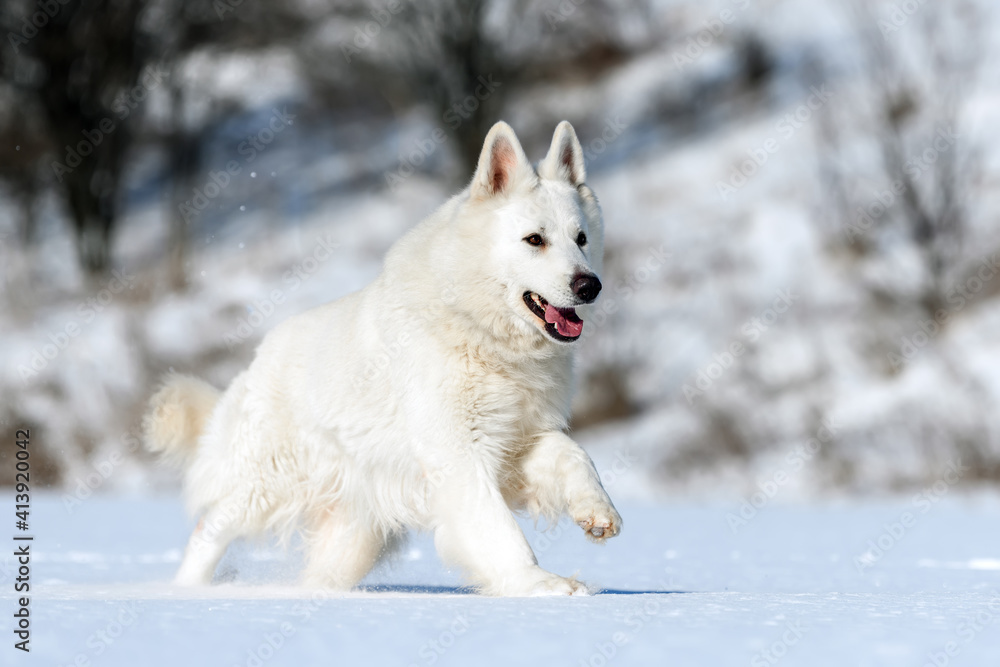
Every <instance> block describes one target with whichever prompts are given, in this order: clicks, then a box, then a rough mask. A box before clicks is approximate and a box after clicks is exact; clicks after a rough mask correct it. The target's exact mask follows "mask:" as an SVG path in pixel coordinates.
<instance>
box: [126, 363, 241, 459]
mask: <svg viewBox="0 0 1000 667" xmlns="http://www.w3.org/2000/svg"><path fill="white" fill-rule="evenodd" d="M220 395H221V392H220V391H219V390H218V389H216V388H215V387H213V386H212V385H210V384H208V383H207V382H204V381H202V380H199V379H198V378H195V377H191V376H190V375H179V374H177V373H171V374H170V375H168V376H167V377H166V378H164V381H163V386H162V387H160V390H159V391H158V392H156V393H155V394H154V395H153V397H152V398H151V399H149V410H148V412H146V415H145V416H144V417H143V419H142V430H143V436H144V438H145V441H146V448H147V449H149V451H151V452H157V453H159V454H160V455H161V456H162V457H163V458H164V459H165V460H166V461H167V462H169V463H172V464H174V465H177V466H179V467H183V468H186V467H187V466H188V464H189V463H190V462H191V461H192V459H194V455H195V453H196V452H197V450H198V438H199V437H200V436H201V433H202V431H204V429H205V423H206V422H207V421H208V418H209V416H210V415H211V414H212V410H213V409H215V404H216V403H218V401H219V396H220Z"/></svg>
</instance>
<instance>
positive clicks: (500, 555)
mask: <svg viewBox="0 0 1000 667" xmlns="http://www.w3.org/2000/svg"><path fill="white" fill-rule="evenodd" d="M463 459H464V460H462V461H459V462H456V463H454V464H452V465H449V466H448V469H447V472H442V473H441V474H440V475H437V476H435V479H434V482H433V483H432V484H431V487H430V494H429V495H430V501H431V502H430V509H431V511H432V514H433V517H432V522H433V527H434V543H435V546H436V547H437V550H438V553H439V554H440V555H441V557H442V559H443V560H445V561H447V562H450V563H452V564H455V565H458V566H459V567H461V568H462V569H464V570H465V571H466V573H467V574H468V575H469V578H470V579H471V580H472V583H474V584H476V585H477V586H479V587H480V588H481V590H482V591H483V592H484V593H486V594H489V595H510V596H527V595H574V594H586V593H587V589H586V587H585V586H584V585H583V584H581V583H580V582H578V581H576V580H575V579H572V578H565V577H560V576H558V575H556V574H552V573H551V572H546V571H545V570H543V569H542V568H540V567H539V566H538V561H537V560H536V559H535V554H534V553H533V552H532V551H531V547H530V546H528V542H527V540H526V539H525V538H524V533H522V532H521V529H520V527H519V526H518V525H517V522H516V521H515V520H514V516H513V515H512V514H511V511H510V509H509V508H508V507H507V504H506V503H505V502H504V499H503V496H502V495H501V493H500V488H499V484H498V483H497V479H496V475H495V473H494V472H493V471H491V470H490V469H489V466H488V465H487V464H486V463H485V462H483V461H479V460H476V457H475V455H471V454H470V455H468V456H466V457H463Z"/></svg>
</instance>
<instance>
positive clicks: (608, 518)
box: [575, 505, 622, 542]
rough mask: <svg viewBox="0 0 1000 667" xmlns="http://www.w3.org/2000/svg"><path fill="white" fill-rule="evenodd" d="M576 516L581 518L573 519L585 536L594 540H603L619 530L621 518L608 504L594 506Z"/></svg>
mask: <svg viewBox="0 0 1000 667" xmlns="http://www.w3.org/2000/svg"><path fill="white" fill-rule="evenodd" d="M578 516H581V518H576V519H575V521H576V523H577V525H578V526H580V528H583V532H584V534H586V536H587V538H588V539H590V540H593V541H594V542H603V541H604V540H606V539H608V538H609V537H614V536H615V535H617V534H618V533H620V532H621V529H622V518H621V517H620V516H619V515H618V512H616V511H615V508H614V507H611V506H610V505H604V506H603V507H601V506H599V507H595V508H593V509H592V510H590V511H589V512H586V513H582V514H581V515H578Z"/></svg>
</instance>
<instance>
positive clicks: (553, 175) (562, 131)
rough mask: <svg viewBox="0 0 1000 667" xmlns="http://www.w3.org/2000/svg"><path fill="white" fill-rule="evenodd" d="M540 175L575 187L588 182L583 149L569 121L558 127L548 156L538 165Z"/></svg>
mask: <svg viewBox="0 0 1000 667" xmlns="http://www.w3.org/2000/svg"><path fill="white" fill-rule="evenodd" d="M538 175H539V176H541V177H542V178H545V179H548V180H550V181H557V180H562V181H568V182H569V184H570V185H572V186H573V187H576V186H578V185H580V184H582V183H583V182H584V181H585V180H587V171H586V169H584V166H583V147H581V146H580V140H579V139H577V138H576V131H575V130H574V129H573V126H572V125H570V124H569V121H567V120H564V121H563V122H561V123H559V125H557V126H556V132H555V134H554V135H552V145H551V146H549V152H548V155H546V156H545V159H544V160H542V161H541V163H540V164H539V165H538Z"/></svg>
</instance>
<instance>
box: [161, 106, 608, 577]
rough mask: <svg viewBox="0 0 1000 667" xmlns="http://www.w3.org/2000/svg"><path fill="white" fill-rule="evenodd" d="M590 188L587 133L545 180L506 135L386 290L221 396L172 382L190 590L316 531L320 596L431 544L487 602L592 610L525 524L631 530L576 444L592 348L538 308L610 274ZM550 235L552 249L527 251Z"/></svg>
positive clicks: (600, 534) (304, 325)
mask: <svg viewBox="0 0 1000 667" xmlns="http://www.w3.org/2000/svg"><path fill="white" fill-rule="evenodd" d="M583 179H584V171H583V155H582V150H581V148H580V144H579V142H578V140H577V138H576V135H575V133H574V132H573V128H572V126H570V125H569V123H566V122H563V123H561V124H560V125H559V127H558V128H557V130H556V133H555V136H554V137H553V142H552V147H551V149H550V151H549V154H548V156H547V157H546V158H545V159H544V160H543V161H542V163H541V164H540V165H539V168H538V172H536V171H535V170H534V169H533V168H532V166H531V165H530V163H528V161H527V159H526V158H525V156H524V153H523V151H522V149H521V146H520V144H519V143H518V141H517V138H516V137H515V136H514V132H513V130H511V128H510V127H509V126H508V125H507V124H505V123H498V124H497V125H496V126H494V127H493V129H492V130H491V131H490V133H489V135H488V136H487V138H486V143H485V146H484V149H483V154H482V156H481V158H480V162H479V166H478V168H477V170H476V175H475V176H474V178H473V181H472V183H471V184H470V186H469V187H468V188H466V190H465V191H463V192H462V193H461V194H459V195H457V196H455V197H454V198H452V199H451V200H450V201H448V202H447V203H446V204H444V205H443V206H442V207H441V208H440V209H439V210H438V211H437V212H436V213H434V214H433V215H432V216H430V217H429V218H428V219H426V220H425V221H423V222H422V223H420V224H419V225H417V226H416V227H415V228H414V229H412V230H411V231H410V232H409V233H408V234H407V235H406V236H405V237H403V238H402V239H401V240H400V241H399V242H398V243H396V244H395V246H394V247H393V248H392V249H391V250H390V252H389V254H388V256H387V258H386V262H385V267H384V270H383V272H382V274H381V275H380V276H379V277H378V278H377V279H376V280H375V281H374V282H373V283H372V284H371V285H369V286H367V287H366V288H364V289H363V290H361V291H360V292H357V293H355V294H351V295H349V296H346V297H344V298H342V299H340V300H338V301H336V302H334V303H330V304H327V305H325V306H322V307H319V308H316V309H314V310H311V311H308V312H306V313H303V314H301V315H299V316H297V317H293V318H291V319H290V320H288V321H286V322H285V323H283V324H282V325H280V326H278V327H277V328H276V329H274V331H272V332H271V333H270V334H268V336H267V337H266V338H265V339H264V341H263V343H262V344H261V345H260V347H259V349H258V350H257V356H256V358H255V359H254V361H253V363H252V364H251V366H250V368H249V369H248V370H247V371H245V372H244V373H242V374H241V375H239V376H238V377H237V378H236V379H235V380H234V381H233V383H232V384H231V385H230V386H229V388H228V389H227V390H226V391H225V392H224V393H223V394H222V395H221V397H219V396H218V395H217V394H215V393H213V392H211V391H210V390H207V389H206V388H205V386H204V385H203V384H202V383H198V381H195V380H193V379H190V378H184V377H182V376H174V377H172V378H170V379H168V381H167V384H166V386H165V387H164V389H162V390H161V391H160V392H159V393H158V394H156V396H154V397H153V399H152V405H151V409H150V414H149V416H148V417H147V420H146V431H147V439H148V441H149V442H150V447H151V448H152V449H155V450H160V451H165V452H167V453H173V454H174V455H175V456H177V457H178V458H180V459H182V460H183V461H184V462H185V463H186V465H187V474H186V479H185V491H186V497H187V501H188V503H189V506H190V508H191V510H192V511H194V512H196V513H198V514H200V515H202V520H201V522H200V523H199V525H198V528H197V529H196V530H195V533H194V535H192V538H191V540H190V542H189V544H188V547H187V551H186V553H185V557H184V561H183V563H182V565H181V568H180V571H179V572H178V575H177V581H178V582H179V583H183V584H202V583H208V582H210V581H211V579H212V576H213V573H214V570H215V566H216V564H217V563H218V560H219V558H221V556H222V555H223V553H224V552H225V549H226V546H227V545H228V543H229V542H230V541H231V540H232V539H234V538H236V537H240V536H249V535H256V534H260V533H262V532H266V531H273V532H276V533H277V534H279V535H283V536H287V535H289V534H290V533H291V532H293V531H294V530H296V529H300V530H301V531H302V534H303V536H304V540H305V544H306V546H307V549H308V553H307V565H306V569H305V572H304V583H306V584H307V585H314V586H325V587H331V588H338V589H348V588H350V587H351V586H354V585H355V584H357V583H358V582H359V581H360V580H361V578H362V577H364V576H365V574H367V572H368V571H369V570H370V569H371V567H372V566H373V565H374V564H375V562H376V560H377V559H378V558H379V557H380V554H382V553H383V552H384V551H385V550H386V549H387V547H388V546H389V545H391V544H392V543H393V542H394V541H396V538H398V537H399V536H400V535H402V533H404V532H405V530H406V529H408V528H415V529H422V530H430V531H433V533H434V538H435V544H436V546H437V549H438V551H439V553H440V554H441V556H442V557H443V558H444V559H445V560H446V561H447V562H449V563H452V564H455V565H457V566H459V567H461V568H462V569H463V570H464V572H465V573H466V575H467V577H468V579H469V581H470V582H471V583H472V584H474V585H476V586H478V587H479V588H480V589H481V590H482V591H483V592H485V593H488V594H493V595H535V594H574V593H576V594H580V593H585V592H586V589H585V588H584V586H583V585H582V584H581V583H579V582H577V581H576V580H575V579H573V578H564V577H561V576H558V575H555V574H552V573H549V572H546V571H544V570H542V569H541V568H539V567H538V565H537V561H536V559H535V556H534V554H533V553H532V551H531V548H530V547H529V546H528V543H527V541H526V540H525V538H524V535H523V534H522V532H521V530H520V528H519V527H518V525H517V523H516V522H515V520H514V517H513V515H512V512H511V511H512V510H526V511H528V512H530V513H531V514H533V515H535V516H539V515H544V516H547V517H550V518H554V517H557V516H559V515H561V514H564V513H568V514H569V515H570V517H572V519H573V520H574V521H576V522H577V523H578V524H580V525H581V527H583V529H584V531H585V532H586V534H587V536H588V537H590V538H591V539H594V540H598V541H600V540H604V539H606V538H608V537H611V536H614V535H616V534H617V533H618V531H619V529H620V526H621V518H620V517H619V516H618V513H617V512H616V511H615V508H614V506H613V505H612V504H611V500H610V499H609V498H608V496H607V494H606V493H605V491H604V489H603V488H602V486H601V483H600V480H599V478H598V476H597V472H596V471H595V469H594V466H593V464H592V462H591V461H590V458H589V457H588V456H587V455H586V453H584V451H583V450H582V449H581V448H580V447H579V446H578V445H577V444H576V443H575V442H573V441H572V440H571V439H570V438H569V437H568V436H567V435H565V430H566V428H567V420H568V418H569V409H570V398H571V393H572V386H573V370H572V354H573V345H574V343H572V342H559V341H556V340H554V339H553V338H552V337H551V336H549V335H548V334H547V333H545V331H544V329H543V327H544V323H542V322H540V321H539V319H538V317H536V316H535V315H534V314H533V313H532V312H531V311H530V310H529V309H528V308H527V307H526V305H525V304H524V302H523V300H522V295H523V293H524V292H525V291H526V290H531V291H534V292H537V293H539V294H541V295H542V296H543V297H544V298H545V299H547V300H548V301H549V302H550V303H552V304H553V305H555V306H559V307H572V306H574V305H575V304H576V303H577V302H578V299H576V297H575V296H574V294H573V292H572V290H571V289H570V281H571V279H572V277H573V276H574V275H576V274H577V273H579V272H585V273H591V272H592V273H598V272H599V271H600V259H601V253H602V245H601V244H602V234H603V229H602V225H603V223H602V220H601V213H600V209H599V207H598V205H597V201H596V198H595V197H594V195H593V193H592V192H591V191H590V190H589V188H587V187H586V186H585V185H583ZM580 231H583V232H585V233H586V234H587V236H588V237H589V243H588V244H587V245H586V246H584V247H583V248H580V247H578V246H577V244H576V238H577V234H578V233H579V232H580ZM536 232H539V233H542V235H543V236H544V237H545V239H546V241H547V245H546V247H545V248H544V251H539V250H538V249H537V248H534V247H532V246H530V245H529V244H527V243H526V242H525V241H524V240H523V239H524V237H525V236H526V235H528V234H531V233H536ZM585 310H586V307H582V308H580V311H581V316H582V317H583V319H584V320H585V321H586V315H585ZM216 401H217V402H216ZM209 413H210V414H211V416H210V418H208V419H207V422H206V424H205V426H204V430H203V432H202V433H201V435H200V437H199V438H198V439H197V442H196V443H195V442H194V435H193V434H194V433H197V432H198V430H200V429H201V428H202V427H201V422H202V421H204V415H208V414H209Z"/></svg>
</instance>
